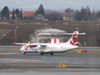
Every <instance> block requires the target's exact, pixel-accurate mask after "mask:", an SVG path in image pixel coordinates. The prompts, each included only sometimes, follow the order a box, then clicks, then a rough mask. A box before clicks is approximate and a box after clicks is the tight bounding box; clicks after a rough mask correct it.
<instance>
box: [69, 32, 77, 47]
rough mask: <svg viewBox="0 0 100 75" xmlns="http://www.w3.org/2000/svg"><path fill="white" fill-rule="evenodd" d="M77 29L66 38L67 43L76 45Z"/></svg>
mask: <svg viewBox="0 0 100 75" xmlns="http://www.w3.org/2000/svg"><path fill="white" fill-rule="evenodd" d="M78 33H79V32H78V31H74V32H73V34H72V36H71V38H70V39H69V40H68V42H67V44H70V45H76V43H77V39H78Z"/></svg>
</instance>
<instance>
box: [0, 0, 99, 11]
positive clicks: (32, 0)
mask: <svg viewBox="0 0 100 75" xmlns="http://www.w3.org/2000/svg"><path fill="white" fill-rule="evenodd" d="M40 4H42V5H43V7H44V8H45V9H53V10H64V9H66V8H73V9H81V8H82V7H87V6H89V7H90V8H91V9H95V10H100V0H0V9H2V8H3V7H4V6H8V7H9V9H13V8H22V9H24V10H36V9H37V8H38V7H39V5H40Z"/></svg>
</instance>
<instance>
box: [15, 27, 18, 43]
mask: <svg viewBox="0 0 100 75" xmlns="http://www.w3.org/2000/svg"><path fill="white" fill-rule="evenodd" d="M17 29H18V26H16V28H15V42H17Z"/></svg>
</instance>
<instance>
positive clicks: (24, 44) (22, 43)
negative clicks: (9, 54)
mask: <svg viewBox="0 0 100 75" xmlns="http://www.w3.org/2000/svg"><path fill="white" fill-rule="evenodd" d="M14 44H15V45H25V44H28V43H14Z"/></svg>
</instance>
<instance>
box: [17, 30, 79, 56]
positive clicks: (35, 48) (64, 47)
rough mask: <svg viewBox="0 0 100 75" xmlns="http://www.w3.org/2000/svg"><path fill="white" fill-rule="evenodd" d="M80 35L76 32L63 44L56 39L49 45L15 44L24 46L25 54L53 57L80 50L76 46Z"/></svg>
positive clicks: (23, 51)
mask: <svg viewBox="0 0 100 75" xmlns="http://www.w3.org/2000/svg"><path fill="white" fill-rule="evenodd" d="M78 33H79V32H78V31H74V32H73V34H72V36H71V38H70V39H69V40H68V41H67V42H65V43H62V42H61V41H60V40H59V39H56V38H54V39H51V40H50V41H49V43H15V44H20V45H23V46H22V47H21V48H20V51H21V52H22V53H23V54H25V53H28V52H38V53H40V54H41V55H43V54H45V53H50V55H53V54H54V53H60V52H66V51H69V50H73V49H75V48H78V46H77V45H76V43H77V38H78Z"/></svg>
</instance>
